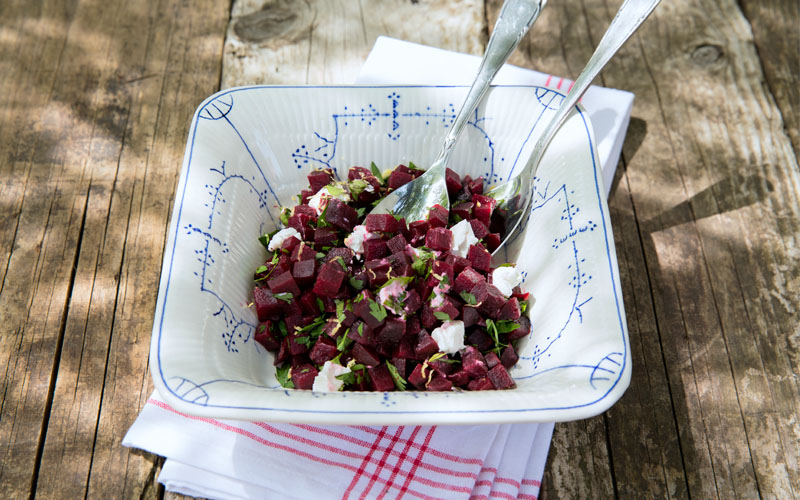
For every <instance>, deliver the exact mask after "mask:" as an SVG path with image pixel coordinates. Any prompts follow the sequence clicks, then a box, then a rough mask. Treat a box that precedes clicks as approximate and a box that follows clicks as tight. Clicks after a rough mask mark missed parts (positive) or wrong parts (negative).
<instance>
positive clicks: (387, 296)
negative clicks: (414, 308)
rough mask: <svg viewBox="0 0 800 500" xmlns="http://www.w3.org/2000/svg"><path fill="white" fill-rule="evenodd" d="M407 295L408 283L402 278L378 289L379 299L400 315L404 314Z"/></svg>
mask: <svg viewBox="0 0 800 500" xmlns="http://www.w3.org/2000/svg"><path fill="white" fill-rule="evenodd" d="M405 297H406V285H405V284H404V283H403V282H402V281H400V280H394V281H392V282H391V283H389V284H388V285H386V286H384V287H383V288H381V289H380V290H379V291H378V300H379V301H380V303H381V304H383V305H384V306H385V307H386V308H387V309H389V310H391V311H392V312H393V313H395V314H397V315H398V316H399V315H401V314H403V301H404V300H405Z"/></svg>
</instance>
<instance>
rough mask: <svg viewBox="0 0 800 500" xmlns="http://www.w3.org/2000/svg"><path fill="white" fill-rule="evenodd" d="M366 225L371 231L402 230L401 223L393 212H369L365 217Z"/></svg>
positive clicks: (391, 231) (387, 231)
mask: <svg viewBox="0 0 800 500" xmlns="http://www.w3.org/2000/svg"><path fill="white" fill-rule="evenodd" d="M364 225H365V226H366V227H367V231H369V232H372V231H381V232H384V233H396V232H398V231H399V230H400V224H399V223H398V222H397V219H395V218H394V215H392V214H368V215H367V217H366V218H365V219H364Z"/></svg>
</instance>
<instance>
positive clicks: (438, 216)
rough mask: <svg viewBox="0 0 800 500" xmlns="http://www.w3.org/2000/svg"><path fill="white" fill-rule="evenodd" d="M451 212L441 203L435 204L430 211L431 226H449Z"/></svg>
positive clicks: (429, 221)
mask: <svg viewBox="0 0 800 500" xmlns="http://www.w3.org/2000/svg"><path fill="white" fill-rule="evenodd" d="M449 217H450V212H448V210H447V209H446V208H444V207H443V206H441V205H434V206H433V207H432V208H431V210H430V212H429V213H428V224H430V225H431V227H447V219H448V218H449Z"/></svg>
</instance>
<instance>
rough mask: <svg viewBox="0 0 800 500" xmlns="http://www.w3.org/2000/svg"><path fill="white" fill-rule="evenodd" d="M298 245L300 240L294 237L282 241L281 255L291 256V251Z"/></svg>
mask: <svg viewBox="0 0 800 500" xmlns="http://www.w3.org/2000/svg"><path fill="white" fill-rule="evenodd" d="M299 244H300V240H299V239H297V237H296V236H290V237H288V238H286V239H285V240H283V243H281V253H284V254H291V253H292V250H294V249H295V248H296V247H297V245H299Z"/></svg>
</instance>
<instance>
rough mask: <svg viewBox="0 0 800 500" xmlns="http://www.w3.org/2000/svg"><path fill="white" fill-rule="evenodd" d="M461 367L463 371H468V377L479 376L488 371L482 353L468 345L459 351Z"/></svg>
mask: <svg viewBox="0 0 800 500" xmlns="http://www.w3.org/2000/svg"><path fill="white" fill-rule="evenodd" d="M461 367H462V369H463V370H464V371H465V372H467V373H469V376H470V378H480V377H483V376H484V375H486V373H487V372H488V368H487V366H486V361H485V360H484V359H483V355H482V354H481V353H480V351H478V350H477V349H476V348H474V347H472V346H469V345H468V346H466V347H465V348H464V349H463V350H462V351H461Z"/></svg>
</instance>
